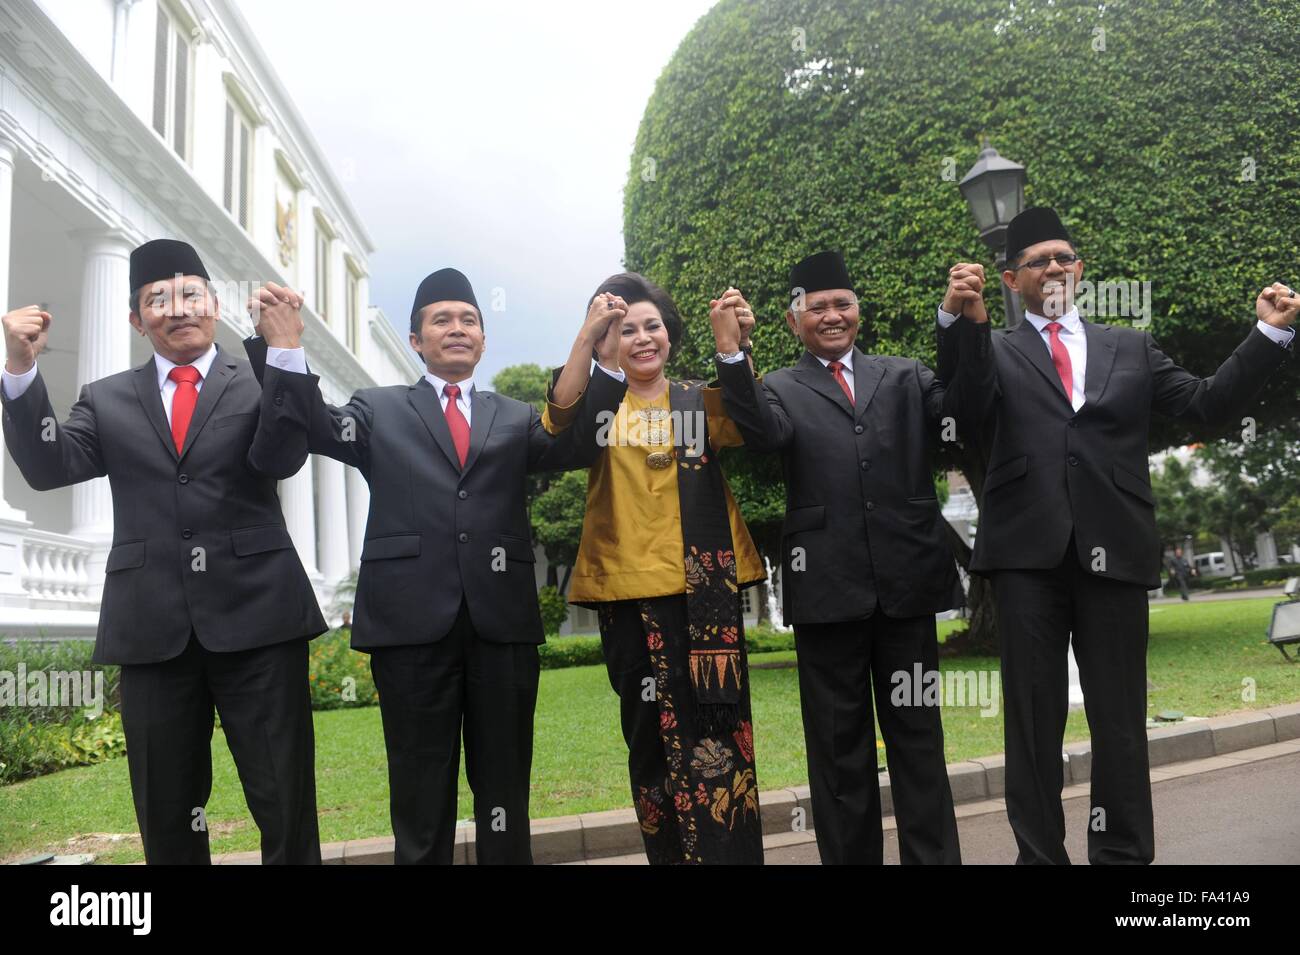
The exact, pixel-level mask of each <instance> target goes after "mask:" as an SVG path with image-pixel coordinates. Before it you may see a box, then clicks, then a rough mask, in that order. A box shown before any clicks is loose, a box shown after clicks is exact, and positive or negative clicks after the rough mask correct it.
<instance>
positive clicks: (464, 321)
mask: <svg viewBox="0 0 1300 955" xmlns="http://www.w3.org/2000/svg"><path fill="white" fill-rule="evenodd" d="M485 344H486V338H485V336H484V334H483V320H482V317H481V316H480V315H479V313H478V309H476V308H475V307H474V306H473V305H470V304H469V303H468V302H433V303H432V304H430V305H426V306H424V308H422V309H420V330H419V332H418V333H417V332H412V333H411V347H412V348H414V349H415V350H416V351H417V352H419V353H420V357H421V358H423V359H424V365H425V367H426V368H428V369H429V371H430V372H432V373H433V374H435V375H437V376H438V377H439V378H441V379H442V380H443V381H449V382H456V381H463V380H465V379H466V378H468V377H470V376H471V375H473V374H474V366H475V365H477V364H478V360H479V358H481V357H482V355H483V348H484V346H485Z"/></svg>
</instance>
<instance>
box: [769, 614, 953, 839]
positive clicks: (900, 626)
mask: <svg viewBox="0 0 1300 955" xmlns="http://www.w3.org/2000/svg"><path fill="white" fill-rule="evenodd" d="M794 641H795V650H796V652H797V655H798V658H799V696H800V702H801V706H802V709H803V729H804V740H805V744H806V746H807V750H808V784H809V788H810V789H811V790H812V803H813V827H814V831H815V832H816V834H817V849H818V852H819V853H820V854H821V859H822V862H823V863H824V864H826V865H834V864H869V865H880V864H881V863H882V862H883V861H884V832H883V829H882V826H881V811H880V780H879V777H878V775H877V764H876V728H875V720H874V719H873V718H872V706H871V697H872V689H873V687H874V689H875V698H876V710H877V713H878V714H879V717H880V731H881V735H882V736H883V738H884V741H885V754H886V756H887V757H888V760H889V780H890V786H891V790H892V792H893V801H894V816H895V818H896V819H897V821H898V843H899V854H900V856H901V860H902V862H903V863H904V864H905V865H907V864H916V863H925V864H949V865H957V864H960V862H961V848H960V846H959V844H958V839H957V818H956V815H955V813H954V811H953V805H952V790H951V789H950V788H949V786H948V769H947V766H946V764H945V763H944V758H943V724H942V722H941V720H940V716H939V707H937V706H925V705H920V706H918V705H911V704H909V705H902V706H897V705H895V704H894V703H893V701H892V700H891V693H892V691H893V690H894V688H895V684H894V683H893V682H892V679H891V678H892V677H893V675H894V674H895V673H898V672H904V673H906V674H908V676H909V678H910V677H911V675H912V674H913V673H914V669H913V667H914V664H916V663H920V664H921V666H922V669H923V671H926V672H928V671H932V670H938V668H939V650H938V640H937V638H936V636H935V625H934V617H933V616H932V615H927V616H924V617H904V618H895V617H887V616H885V614H884V613H882V612H880V610H879V608H877V610H876V612H875V613H874V614H872V615H871V616H870V617H868V618H867V619H866V620H856V621H849V622H844V623H830V624H803V625H799V626H796V627H795V628H794Z"/></svg>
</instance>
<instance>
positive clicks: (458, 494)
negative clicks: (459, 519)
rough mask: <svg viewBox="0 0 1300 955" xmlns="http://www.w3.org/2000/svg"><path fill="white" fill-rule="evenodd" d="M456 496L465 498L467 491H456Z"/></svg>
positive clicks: (467, 495)
mask: <svg viewBox="0 0 1300 955" xmlns="http://www.w3.org/2000/svg"><path fill="white" fill-rule="evenodd" d="M456 496H457V497H458V498H460V499H461V500H462V501H463V500H465V498H467V497H469V491H457V492H456Z"/></svg>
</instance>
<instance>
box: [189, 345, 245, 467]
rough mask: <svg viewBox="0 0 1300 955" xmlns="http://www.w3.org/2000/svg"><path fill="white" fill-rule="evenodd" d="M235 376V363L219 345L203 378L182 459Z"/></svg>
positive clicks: (192, 445)
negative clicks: (224, 353)
mask: <svg viewBox="0 0 1300 955" xmlns="http://www.w3.org/2000/svg"><path fill="white" fill-rule="evenodd" d="M234 376H235V363H234V362H233V361H231V360H229V359H228V358H226V356H225V355H223V354H222V352H221V347H220V346H218V347H217V355H216V357H215V358H213V359H212V365H211V367H209V368H208V377H207V378H205V379H203V387H202V388H200V389H199V400H198V401H196V402H195V403H194V416H193V417H192V418H190V426H189V428H187V429H186V431H185V446H184V447H183V448H182V449H181V454H180V456H181V459H184V457H185V455H187V454H189V453H190V448H192V447H194V439H195V438H197V437H198V435H199V432H200V431H202V430H203V425H204V424H206V423H207V420H208V418H210V417H211V416H212V409H213V408H214V407H216V404H217V402H218V401H220V400H221V396H222V394H223V393H224V392H225V390H226V386H227V385H229V384H230V380H231V379H232V378H234Z"/></svg>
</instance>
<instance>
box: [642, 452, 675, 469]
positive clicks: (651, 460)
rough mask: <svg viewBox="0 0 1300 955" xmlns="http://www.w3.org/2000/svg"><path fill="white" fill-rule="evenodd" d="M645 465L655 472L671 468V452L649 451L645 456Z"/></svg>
mask: <svg viewBox="0 0 1300 955" xmlns="http://www.w3.org/2000/svg"><path fill="white" fill-rule="evenodd" d="M645 463H646V464H647V465H648V466H649V467H651V468H653V469H654V470H656V471H662V470H663V469H664V468H667V467H671V466H672V463H673V452H672V451H651V452H650V453H649V454H647V455H646V459H645Z"/></svg>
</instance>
